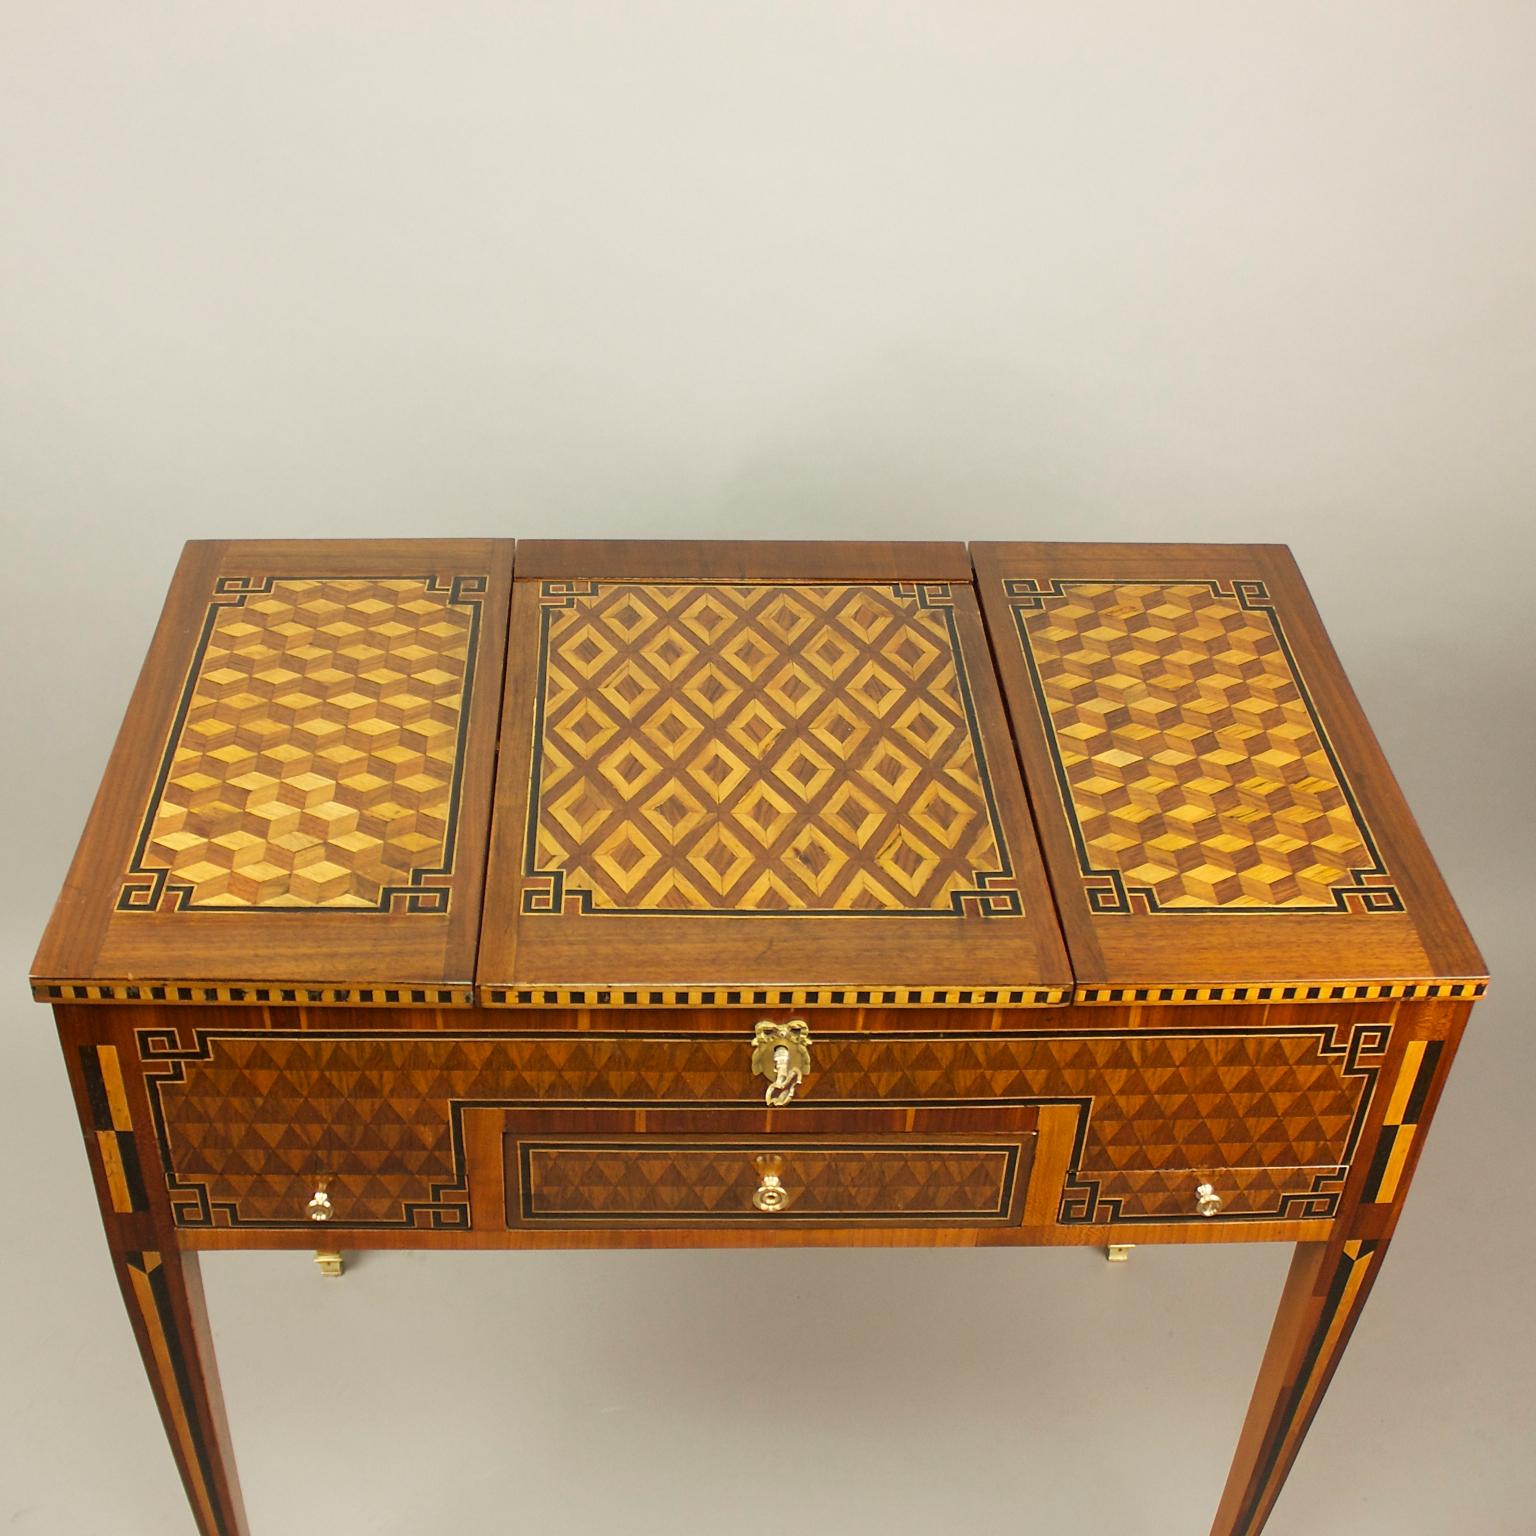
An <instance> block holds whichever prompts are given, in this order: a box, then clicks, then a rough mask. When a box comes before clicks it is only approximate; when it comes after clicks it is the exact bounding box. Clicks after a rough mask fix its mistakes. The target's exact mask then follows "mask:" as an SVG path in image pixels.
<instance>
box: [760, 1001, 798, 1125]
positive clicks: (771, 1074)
mask: <svg viewBox="0 0 1536 1536" xmlns="http://www.w3.org/2000/svg"><path fill="white" fill-rule="evenodd" d="M752 1070H753V1072H755V1073H756V1074H757V1075H758V1076H759V1077H764V1078H767V1080H768V1089H767V1092H766V1093H764V1094H763V1102H764V1103H765V1104H766V1105H767V1106H768V1107H769V1109H782V1108H783V1107H784V1106H785V1105H786V1104H788V1103H789V1101H790V1100H791V1099H792V1098H794V1096H795V1090H796V1089H797V1088H798V1087H799V1086H800V1085H801V1083H803V1082H804V1081H805V1079H806V1076H807V1074H809V1072H810V1070H811V1032H810V1030H809V1029H807V1028H806V1026H805V1024H804V1022H803V1021H802V1020H800V1019H790V1020H789V1022H788V1023H786V1024H775V1023H773V1022H772V1021H771V1020H769V1019H764V1020H763V1021H762V1022H761V1023H760V1024H759V1025H758V1026H757V1028H756V1030H754V1031H753V1035H752Z"/></svg>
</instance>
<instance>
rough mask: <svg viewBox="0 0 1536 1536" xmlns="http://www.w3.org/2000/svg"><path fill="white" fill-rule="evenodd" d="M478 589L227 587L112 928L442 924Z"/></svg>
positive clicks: (433, 585)
mask: <svg viewBox="0 0 1536 1536" xmlns="http://www.w3.org/2000/svg"><path fill="white" fill-rule="evenodd" d="M485 588H486V578H485V577H484V576H457V577H453V578H450V579H440V578H437V577H433V576H409V577H393V576H383V577H357V578H351V577H349V578H335V577H321V578H278V577H266V578H263V579H258V580H248V579H246V578H242V577H223V578H221V579H220V580H219V581H218V583H217V584H216V587H215V595H214V598H213V600H212V601H211V602H210V604H209V606H208V611H207V615H206V617H205V621H204V625H203V630H202V635H201V638H200V640H199V643H198V646H197V648H196V650H195V652H194V655H193V660H192V665H191V667H190V669H189V671H188V676H187V682H186V686H185V688H184V690H183V694H182V697H181V700H180V703H179V707H178V709H177V713H176V718H175V722H174V724H173V726H172V729H171V731H170V735H169V740H168V743H167V747H166V752H165V756H164V758H163V760H162V763H161V766H160V772H159V775H158V777H157V780H156V784H155V788H154V791H153V793H152V795H151V797H150V801H149V806H148V808H147V810H146V813H145V817H144V821H143V824H142V827H141V830H140V835H139V840H138V845H137V848H136V850H135V853H134V856H133V860H132V864H131V866H130V872H129V876H128V878H127V879H126V880H125V882H124V884H123V888H122V892H121V894H120V896H119V899H118V907H119V910H122V911H130V912H131V911H151V910H155V909H157V908H164V909H170V910H187V909H196V910H198V911H210V912H218V911H239V912H263V911H291V910H294V909H322V910H325V911H354V912H380V911H386V910H389V909H390V907H391V905H392V904H395V903H397V902H398V903H400V904H401V905H402V906H403V908H404V910H406V911H410V912H430V913H439V914H440V913H443V912H445V911H446V910H447V907H448V897H449V890H448V884H449V882H448V878H447V877H448V876H449V874H450V873H451V870H452V867H453V849H454V841H455V832H456V827H457V821H458V806H459V787H460V779H461V775H462V770H463V744H464V731H465V728H466V725H467V722H468V719H469V704H470V695H471V691H472V688H473V684H474V665H475V655H476V650H477V644H478V639H479V627H480V610H481V602H482V598H483V595H484V592H485Z"/></svg>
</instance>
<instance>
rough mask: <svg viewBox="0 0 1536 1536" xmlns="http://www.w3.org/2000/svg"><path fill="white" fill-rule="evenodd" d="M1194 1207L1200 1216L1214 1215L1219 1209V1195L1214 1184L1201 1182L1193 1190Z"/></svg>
mask: <svg viewBox="0 0 1536 1536" xmlns="http://www.w3.org/2000/svg"><path fill="white" fill-rule="evenodd" d="M1195 1209H1196V1210H1197V1211H1199V1212H1200V1214H1201V1215H1202V1216H1215V1215H1217V1214H1218V1213H1219V1212H1220V1210H1221V1196H1220V1195H1218V1194H1217V1193H1216V1186H1215V1185H1214V1184H1202V1185H1200V1187H1199V1188H1198V1189H1196V1190H1195Z"/></svg>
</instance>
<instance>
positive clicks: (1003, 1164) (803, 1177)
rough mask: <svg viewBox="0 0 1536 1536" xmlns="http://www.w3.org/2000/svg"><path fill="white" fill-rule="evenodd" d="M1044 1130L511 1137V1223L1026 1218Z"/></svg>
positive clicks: (687, 1223)
mask: <svg viewBox="0 0 1536 1536" xmlns="http://www.w3.org/2000/svg"><path fill="white" fill-rule="evenodd" d="M1033 1146H1034V1137H1033V1136H1032V1135H1031V1136H1028V1137H1021V1138H1017V1139H1006V1140H997V1139H993V1140H990V1141H988V1140H979V1139H978V1140H970V1139H963V1138H944V1139H938V1140H935V1139H931V1138H930V1139H925V1138H922V1137H911V1136H889V1137H886V1138H884V1139H881V1140H873V1139H871V1140H863V1141H860V1140H857V1139H854V1138H849V1139H846V1140H844V1139H842V1138H822V1139H818V1140H802V1139H799V1138H793V1137H782V1138H781V1137H756V1138H739V1139H732V1138H726V1139H712V1138H699V1139H694V1138H689V1139H686V1140H668V1139H666V1138H652V1137H643V1138H630V1139H628V1140H627V1141H626V1140H596V1139H592V1138H569V1139H567V1138H558V1139H551V1138H542V1137H523V1136H518V1135H515V1134H513V1135H508V1136H507V1138H506V1153H505V1155H506V1188H507V1223H508V1225H509V1226H513V1227H547V1226H557V1227H558V1226H567V1227H569V1226H588V1225H599V1226H660V1227H675V1226H693V1225H697V1224H700V1223H703V1224H707V1225H711V1226H718V1225H740V1224H747V1225H758V1226H796V1225H804V1224H806V1223H825V1224H830V1225H835V1226H867V1225H886V1226H890V1225H898V1226H917V1225H932V1224H935V1223H937V1224H944V1223H955V1224H961V1225H966V1226H974V1225H978V1224H993V1223H1005V1224H1006V1223H1014V1224H1016V1223H1017V1222H1018V1220H1019V1211H1020V1208H1021V1205H1022V1201H1023V1195H1024V1190H1025V1187H1026V1185H1027V1182H1028V1176H1029V1166H1030V1162H1031V1156H1030V1154H1031V1152H1032V1150H1033Z"/></svg>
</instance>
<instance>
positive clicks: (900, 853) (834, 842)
mask: <svg viewBox="0 0 1536 1536" xmlns="http://www.w3.org/2000/svg"><path fill="white" fill-rule="evenodd" d="M541 604H542V606H541V610H540V614H541V636H540V657H539V682H538V715H537V722H536V726H535V739H534V760H533V766H532V790H531V794H530V799H529V821H528V827H527V838H526V847H525V862H524V879H525V886H524V892H523V910H524V911H525V912H529V913H549V912H560V911H569V910H574V911H581V912H592V913H603V912H608V913H613V912H625V913H636V912H649V913H664V914H667V915H671V916H680V915H686V914H700V915H708V914H718V913H731V914H736V915H751V914H754V913H762V914H770V915H775V916H787V915H793V914H799V913H816V914H821V915H847V916H858V915H867V914H875V913H878V914H881V915H886V916H889V915H911V916H934V915H944V916H952V915H954V914H956V913H962V914H964V913H972V914H975V913H981V914H987V915H1005V914H1018V913H1019V912H1020V911H1021V903H1020V899H1019V894H1018V891H1017V888H1016V887H1015V885H1014V881H1013V871H1012V865H1011V861H1010V857H1009V852H1008V848H1007V843H1006V839H1005V837H1004V835H1003V833H1002V829H1001V827H1000V825H999V821H998V816H997V809H996V806H995V804H994V800H993V793H992V786H991V782H990V780H989V778H988V774H987V763H986V754H985V749H984V747H983V745H982V741H981V735H980V730H979V727H978V724H977V720H976V716H975V710H974V706H973V703H972V699H971V691H970V685H969V681H968V678H967V676H966V672H965V664H964V660H963V656H962V653H961V649H960V644H959V639H958V634H957V631H956V629H955V620H954V614H953V611H952V608H951V597H950V591H949V588H948V586H946V585H943V584H928V585H895V586H874V585H805V586H802V585H765V584H757V585H714V584H711V585H683V584H677V585H656V584H639V583H611V582H602V583H597V582H581V583H572V582H545V583H544V584H543V587H542V589H541Z"/></svg>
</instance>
